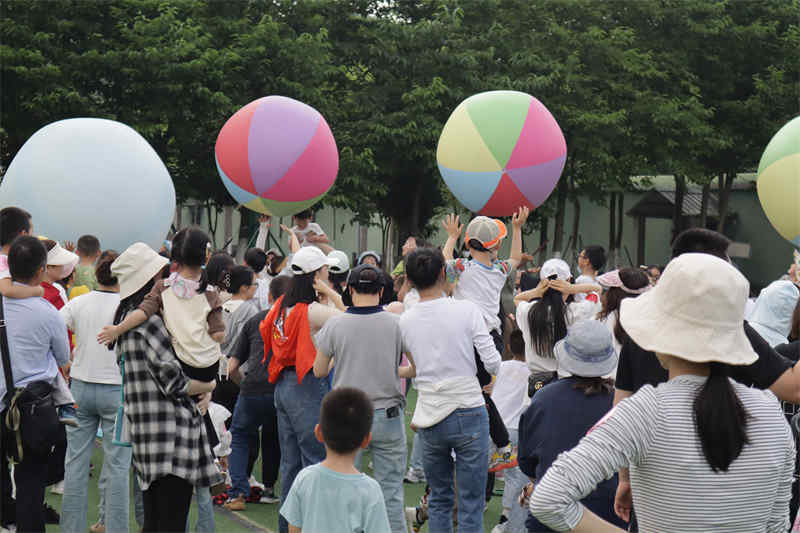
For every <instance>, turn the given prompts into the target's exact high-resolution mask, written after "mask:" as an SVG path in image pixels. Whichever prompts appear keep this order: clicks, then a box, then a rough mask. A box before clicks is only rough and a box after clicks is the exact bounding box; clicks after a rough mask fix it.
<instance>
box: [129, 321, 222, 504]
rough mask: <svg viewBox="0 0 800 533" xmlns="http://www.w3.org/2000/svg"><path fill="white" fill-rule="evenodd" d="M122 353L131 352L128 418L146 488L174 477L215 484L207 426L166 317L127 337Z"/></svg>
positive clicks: (146, 323) (143, 486)
mask: <svg viewBox="0 0 800 533" xmlns="http://www.w3.org/2000/svg"><path fill="white" fill-rule="evenodd" d="M117 351H118V353H120V354H125V415H126V417H127V419H128V424H129V425H130V440H131V444H133V465H134V467H135V468H136V471H137V473H138V475H139V482H140V484H141V488H142V490H147V489H148V487H149V486H150V484H151V483H153V482H154V481H155V480H157V479H158V478H160V477H163V476H166V475H169V474H172V475H174V476H177V477H180V478H182V479H185V480H186V481H188V482H190V483H191V484H192V485H195V486H201V487H207V486H209V485H210V484H211V477H212V475H214V474H216V472H217V468H216V466H215V465H214V459H213V458H212V457H211V449H210V447H209V444H208V437H207V436H206V430H205V425H204V424H203V419H202V417H201V416H200V412H199V411H198V409H197V407H196V405H195V402H194V401H193V400H192V399H191V398H190V397H189V395H188V394H186V387H187V386H188V383H189V379H188V378H187V377H186V375H185V374H184V373H183V371H182V370H181V366H180V363H179V362H178V359H177V357H176V356H175V352H174V351H173V349H172V342H171V341H170V337H169V333H168V332H167V329H166V327H165V326H164V322H163V320H162V319H161V317H160V316H159V315H153V316H151V317H150V318H149V319H148V320H147V321H146V322H145V323H144V324H142V325H141V326H140V327H138V328H136V329H134V330H131V331H130V332H128V333H126V334H125V335H123V336H121V337H120V340H119V343H118V346H117Z"/></svg>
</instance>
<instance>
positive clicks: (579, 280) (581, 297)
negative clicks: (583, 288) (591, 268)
mask: <svg viewBox="0 0 800 533" xmlns="http://www.w3.org/2000/svg"><path fill="white" fill-rule="evenodd" d="M584 283H597V278H594V277H592V276H587V275H586V274H581V275H580V276H578V278H577V279H576V280H575V285H582V284H584ZM589 294H597V293H595V292H591V293H589ZM586 296H587V293H585V292H579V293H578V294H576V295H575V301H576V302H582V301H584V300H585V299H586ZM598 298H599V295H598Z"/></svg>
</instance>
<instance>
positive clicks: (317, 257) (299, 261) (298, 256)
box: [292, 246, 337, 274]
mask: <svg viewBox="0 0 800 533" xmlns="http://www.w3.org/2000/svg"><path fill="white" fill-rule="evenodd" d="M335 264H337V261H336V259H335V258H330V257H328V256H326V255H325V254H324V253H323V252H322V250H320V249H319V248H317V247H316V246H305V247H303V248H300V249H299V250H298V251H297V252H295V254H294V255H293V256H292V270H293V271H294V273H295V274H310V273H311V272H316V271H317V270H319V269H320V268H322V267H324V266H325V265H327V266H333V265H335Z"/></svg>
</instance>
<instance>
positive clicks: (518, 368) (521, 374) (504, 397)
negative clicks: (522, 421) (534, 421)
mask: <svg viewBox="0 0 800 533" xmlns="http://www.w3.org/2000/svg"><path fill="white" fill-rule="evenodd" d="M530 375H531V372H530V370H528V366H527V365H526V364H525V361H517V360H514V359H512V360H510V361H503V362H502V363H501V364H500V372H498V373H497V381H495V382H494V389H492V400H493V401H494V404H495V405H496V406H497V410H498V411H499V412H500V417H501V418H502V419H503V422H504V423H505V425H506V427H507V428H508V429H518V428H519V416H520V415H521V414H522V411H524V410H525V409H526V408H527V407H528V404H529V403H530V398H528V376H530Z"/></svg>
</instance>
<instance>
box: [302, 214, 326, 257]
mask: <svg viewBox="0 0 800 533" xmlns="http://www.w3.org/2000/svg"><path fill="white" fill-rule="evenodd" d="M313 218H314V217H313V214H312V213H311V210H308V209H307V210H305V211H301V212H299V213H297V214H296V215H294V216H293V217H292V219H293V220H294V226H292V232H293V233H294V234H295V235H296V236H297V240H299V241H300V246H316V247H317V248H319V249H320V250H322V251H323V252H325V253H326V254H328V253H330V252H331V251H333V248H332V247H331V246H330V244H329V241H328V236H327V235H325V230H323V229H322V227H321V226H320V225H319V224H317V223H316V222H312V219H313Z"/></svg>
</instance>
